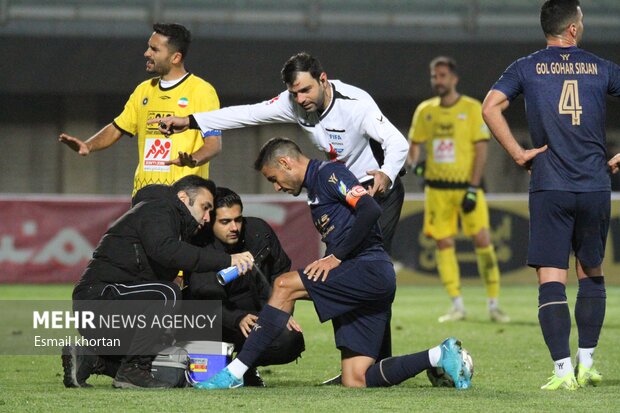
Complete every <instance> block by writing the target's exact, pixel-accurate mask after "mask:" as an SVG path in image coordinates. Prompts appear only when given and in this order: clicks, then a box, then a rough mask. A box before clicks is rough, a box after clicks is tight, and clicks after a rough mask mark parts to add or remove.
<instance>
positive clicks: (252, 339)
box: [237, 304, 291, 367]
mask: <svg viewBox="0 0 620 413" xmlns="http://www.w3.org/2000/svg"><path fill="white" fill-rule="evenodd" d="M290 317H291V315H290V314H289V313H287V312H285V311H282V310H278V309H277V308H275V307H272V306H270V305H269V304H267V305H265V306H264V307H263V309H262V310H261V312H260V313H259V314H258V322H257V323H256V325H255V326H254V328H253V329H252V332H251V333H250V335H249V336H248V339H247V340H246V341H245V344H244V345H243V349H242V350H241V352H240V353H239V355H238V356H237V358H238V359H239V361H241V362H242V363H243V364H245V365H246V366H248V367H252V366H254V364H255V363H256V360H258V358H259V356H260V355H261V353H262V352H263V351H265V349H266V348H267V347H268V346H269V345H270V344H271V343H272V342H273V340H275V338H276V337H278V336H279V335H280V333H281V332H282V330H284V329H285V328H286V323H288V320H289V318H290Z"/></svg>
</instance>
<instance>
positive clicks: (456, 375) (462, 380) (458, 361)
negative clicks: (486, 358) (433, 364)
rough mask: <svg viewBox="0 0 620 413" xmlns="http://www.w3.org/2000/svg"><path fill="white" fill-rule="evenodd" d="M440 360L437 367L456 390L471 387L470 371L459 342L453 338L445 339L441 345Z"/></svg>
mask: <svg viewBox="0 0 620 413" xmlns="http://www.w3.org/2000/svg"><path fill="white" fill-rule="evenodd" d="M440 347H441V358H440V359H439V366H437V367H441V368H442V369H444V371H445V372H446V374H447V375H448V376H450V378H452V380H453V381H454V387H456V388H457V389H467V388H469V387H471V371H470V370H469V367H468V366H467V363H466V362H465V360H464V359H463V354H462V348H461V342H460V340H457V339H456V338H454V337H450V338H447V339H445V340H444V341H443V343H441V346H440Z"/></svg>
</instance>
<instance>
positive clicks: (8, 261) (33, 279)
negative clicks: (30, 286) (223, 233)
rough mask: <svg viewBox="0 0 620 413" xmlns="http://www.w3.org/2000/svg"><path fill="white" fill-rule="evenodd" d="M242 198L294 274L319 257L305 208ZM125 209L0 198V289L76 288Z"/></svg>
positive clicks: (116, 202) (125, 203) (97, 202)
mask: <svg viewBox="0 0 620 413" xmlns="http://www.w3.org/2000/svg"><path fill="white" fill-rule="evenodd" d="M245 198H246V197H244V199H245ZM247 198H248V199H247V201H246V202H245V211H244V213H245V215H247V216H250V215H252V216H259V217H260V218H263V219H265V220H266V221H267V222H269V223H270V224H271V225H272V226H273V228H274V230H275V232H276V234H277V235H278V238H279V239H280V242H281V243H282V245H283V247H284V249H285V251H286V252H287V253H288V254H289V256H290V257H291V260H292V261H293V269H295V268H298V267H303V266H305V265H306V264H308V263H309V262H310V261H312V260H315V259H317V258H318V257H319V237H318V234H317V232H316V230H315V229H314V226H313V225H312V220H311V219H310V213H309V211H308V206H307V205H306V203H305V202H299V201H295V202H286V201H283V200H273V201H272V200H270V199H269V198H265V197H251V196H248V197H247ZM248 201H249V202H248ZM128 208H129V199H128V198H125V197H122V198H121V197H105V198H104V197H70V198H68V197H61V196H58V197H47V196H46V197H32V196H23V197H22V196H11V197H0V217H1V219H0V283H61V282H76V281H77V280H78V279H79V278H80V275H81V274H82V271H83V270H84V268H85V267H86V265H87V264H88V261H89V260H90V258H91V256H92V252H93V249H94V248H95V247H96V245H97V243H98V242H99V239H100V238H101V236H102V235H103V234H104V233H105V231H106V229H107V228H108V227H109V226H110V224H112V223H113V222H114V221H115V220H116V219H117V218H118V217H120V216H121V215H122V214H123V213H124V212H125V211H127V209H128Z"/></svg>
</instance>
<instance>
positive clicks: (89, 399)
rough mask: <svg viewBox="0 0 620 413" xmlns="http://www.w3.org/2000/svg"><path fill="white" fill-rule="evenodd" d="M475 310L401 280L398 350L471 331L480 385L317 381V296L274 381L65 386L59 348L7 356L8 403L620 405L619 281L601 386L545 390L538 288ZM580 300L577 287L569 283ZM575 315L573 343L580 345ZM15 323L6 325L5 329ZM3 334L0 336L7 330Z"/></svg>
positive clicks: (1, 390)
mask: <svg viewBox="0 0 620 413" xmlns="http://www.w3.org/2000/svg"><path fill="white" fill-rule="evenodd" d="M70 292H71V287H70V286H6V285H4V286H2V287H1V288H0V299H5V300H6V299H27V298H28V299H32V298H35V297H36V298H40V299H68V298H69V297H70ZM463 293H464V297H465V302H466V304H467V306H468V310H469V318H468V320H467V321H465V322H460V323H456V324H445V325H444V324H438V323H437V321H436V320H437V317H438V316H439V315H440V314H442V312H444V311H445V310H446V309H447V307H448V299H447V297H446V295H445V293H444V291H443V289H442V288H441V287H439V286H424V287H416V286H402V287H399V288H398V292H397V297H396V301H395V303H394V308H393V312H394V318H393V321H392V327H393V333H392V334H393V348H394V354H405V353H411V352H415V351H419V350H423V349H426V348H428V347H431V346H434V345H437V344H438V343H439V342H440V341H441V340H443V339H444V338H446V337H448V336H450V335H454V336H456V337H459V338H461V339H462V341H463V345H464V347H465V348H467V349H468V350H469V351H470V352H471V354H472V356H473V358H474V363H475V374H474V379H473V388H471V389H469V390H465V391H456V390H454V389H445V388H441V389H440V388H432V387H431V386H430V383H429V382H428V380H427V378H426V375H425V374H421V375H419V376H417V377H415V378H413V379H410V380H408V381H406V382H405V383H403V384H401V385H400V386H396V387H392V388H385V389H345V388H341V387H319V386H317V383H319V382H321V381H322V380H324V379H326V378H328V377H331V376H333V375H335V374H336V373H338V372H339V354H338V352H337V350H336V349H335V348H334V344H333V335H332V329H331V325H330V324H329V323H326V324H320V323H319V322H318V320H317V317H316V314H315V313H314V309H313V307H312V305H311V303H307V302H302V303H299V304H298V306H297V310H296V313H295V315H296V318H297V319H298V320H299V322H300V323H301V325H302V327H303V329H304V334H305V336H306V351H305V352H304V353H303V358H301V359H300V360H299V361H298V363H291V364H289V365H285V366H271V367H266V368H262V369H260V371H261V373H262V375H263V378H264V379H265V381H266V383H267V385H268V388H265V389H252V388H244V389H237V390H232V391H215V392H208V391H199V390H195V389H172V390H159V391H157V390H116V389H113V388H112V387H111V379H110V378H107V377H103V376H99V377H97V376H93V377H91V378H90V379H89V382H90V383H91V384H93V385H94V386H95V387H94V388H91V389H65V388H64V386H63V385H62V368H61V366H60V356H29V357H28V356H0V363H1V364H2V367H1V368H0V411H11V412H14V411H28V412H50V411H63V412H77V411H105V412H114V411H149V412H176V411H184V412H220V411H221V412H227V411H231V412H232V411H234V412H242V411H243V412H258V411H266V412H288V411H295V412H299V411H311V412H324V411H329V412H358V411H359V412H374V411H386V412H392V411H408V412H459V413H460V412H521V411H523V412H551V411H556V412H558V411H560V412H561V411H565V412H573V411H575V412H576V411H599V412H602V411H620V399H619V398H618V394H620V346H619V345H618V343H619V342H620V305H619V304H620V287H617V286H614V287H609V288H608V292H607V315H606V320H605V326H604V329H603V333H602V337H601V340H600V343H599V350H598V352H597V354H596V360H597V366H598V368H599V370H600V371H601V372H602V373H603V375H604V381H603V384H602V385H601V386H600V387H597V388H585V389H579V390H578V391H575V392H568V391H556V392H544V391H542V390H539V387H540V386H541V385H542V384H544V383H545V380H546V379H547V377H548V376H550V373H551V371H552V363H551V361H550V358H549V354H548V351H547V349H546V347H545V345H544V342H543V339H542V334H541V332H540V327H539V326H538V321H537V310H536V306H537V288H536V286H534V285H530V286H506V287H504V288H502V297H501V300H502V306H503V308H504V310H505V311H506V312H507V313H508V314H509V315H510V316H511V317H512V320H513V321H512V322H511V323H510V324H507V325H498V324H493V323H491V322H489V321H488V320H487V313H486V303H485V298H484V290H483V288H482V287H478V286H466V287H465V288H464V291H463ZM568 296H569V302H570V305H571V313H572V307H573V305H574V297H575V288H574V286H571V287H570V288H569V290H568ZM576 333H577V328H576V326H574V325H573V329H572V335H571V349H572V351H573V354H574V353H575V351H576V347H577V339H576V336H577V334H576ZM6 334H10V332H6V331H0V335H6ZM0 339H1V338H0Z"/></svg>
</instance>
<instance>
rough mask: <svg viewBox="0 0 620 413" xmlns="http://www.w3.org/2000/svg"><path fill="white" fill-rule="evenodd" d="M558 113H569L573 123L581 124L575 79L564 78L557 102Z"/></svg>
mask: <svg viewBox="0 0 620 413" xmlns="http://www.w3.org/2000/svg"><path fill="white" fill-rule="evenodd" d="M558 111H559V113H560V115H571V116H572V117H573V125H580V124H581V112H582V110H581V104H580V103H579V86H578V83H577V81H576V80H565V81H564V85H562V95H561V96H560V102H559V103H558Z"/></svg>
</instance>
